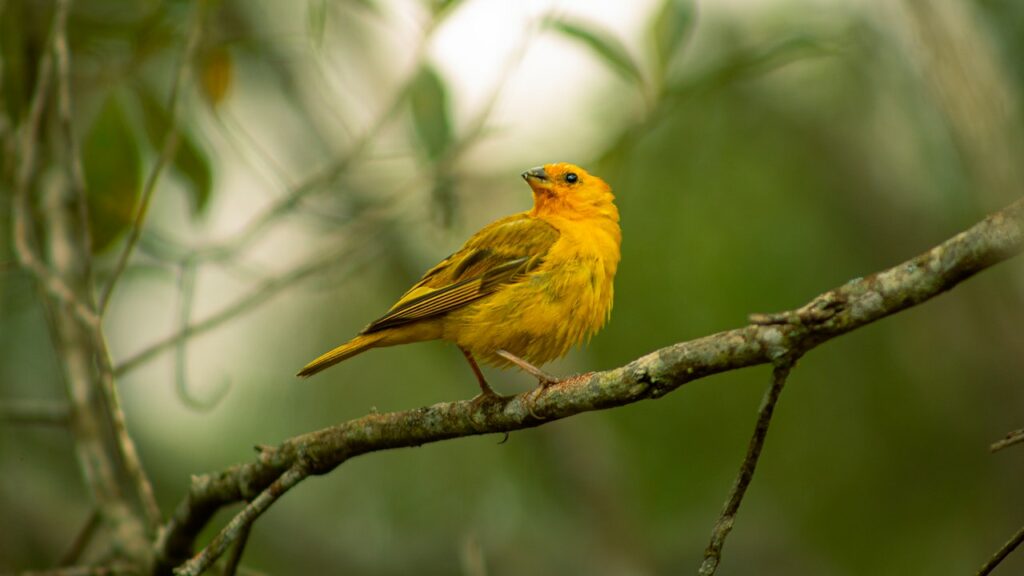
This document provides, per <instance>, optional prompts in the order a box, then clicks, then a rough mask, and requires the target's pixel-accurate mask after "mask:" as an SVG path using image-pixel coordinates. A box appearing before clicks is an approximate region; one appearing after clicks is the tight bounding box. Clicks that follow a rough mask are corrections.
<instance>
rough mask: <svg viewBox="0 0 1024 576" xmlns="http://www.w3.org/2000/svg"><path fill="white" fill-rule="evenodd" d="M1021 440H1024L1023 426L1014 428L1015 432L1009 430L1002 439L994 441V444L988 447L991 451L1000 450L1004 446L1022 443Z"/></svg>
mask: <svg viewBox="0 0 1024 576" xmlns="http://www.w3.org/2000/svg"><path fill="white" fill-rule="evenodd" d="M1021 442H1024V428H1021V429H1020V430H1014V431H1013V432H1007V433H1006V436H1004V437H1003V438H1002V439H1001V440H998V441H996V442H993V443H992V445H991V446H989V447H988V449H989V451H990V452H998V451H1000V450H1002V449H1003V448H1009V447H1010V446H1013V445H1014V444H1020V443H1021Z"/></svg>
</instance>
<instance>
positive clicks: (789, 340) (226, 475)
mask: <svg viewBox="0 0 1024 576" xmlns="http://www.w3.org/2000/svg"><path fill="white" fill-rule="evenodd" d="M1022 213H1024V200H1019V201H1017V202H1015V203H1014V204H1012V205H1010V206H1009V207H1007V208H1005V209H1004V210H1002V211H1000V212H997V213H995V214H993V215H991V216H989V217H988V218H986V219H985V220H983V221H982V222H980V223H978V224H976V225H975V226H973V227H971V228H970V229H969V230H967V231H965V232H962V233H960V234H958V235H956V236H954V237H953V238H951V239H949V240H947V241H946V242H943V243H942V244H940V245H938V246H936V247H935V248H932V249H931V250H929V251H927V252H925V253H923V254H921V255H919V256H917V257H915V258H912V259H910V260H908V261H906V262H903V263H901V264H899V265H897V266H894V267H892V268H889V269H888V270H884V271H882V272H879V273H877V274H873V275H871V276H869V277H867V278H859V279H856V280H852V281H850V282H847V283H846V284H844V285H843V286H840V287H839V288H836V289H834V290H831V291H829V292H826V293H824V294H822V295H820V296H818V297H817V298H815V299H814V300H812V301H811V302H810V303H809V304H807V305H806V306H804V307H802V308H800V309H799V310H796V311H794V312H792V313H789V314H784V315H781V316H779V317H782V318H786V319H788V320H787V321H786V322H780V323H767V324H765V323H759V324H758V323H755V324H750V325H748V326H745V327H743V328H737V329H734V330H729V331H726V332H720V333H718V334H713V335H710V336H706V337H704V338H699V339H697V340H691V341H689V342H681V343H678V344H674V345H672V346H668V347H666V348H662V349H660V350H657V351H655V352H652V353H650V354H647V355H646V356H643V357H641V358H638V359H637V360H634V361H633V362H631V363H629V364H627V365H625V366H622V367H620V368H615V369H611V370H607V371H604V372H596V373H588V374H583V375H579V376H575V377H572V378H568V379H566V380H563V381H561V382H560V383H559V384H557V385H554V386H550V387H548V388H546V389H543V390H541V391H539V392H537V391H529V392H525V393H523V394H519V395H517V396H510V397H502V398H498V399H494V400H490V401H481V400H476V401H472V400H462V401H457V402H447V403H441V404H435V405H433V406H429V407H424V408H418V409H415V410H408V411H404V412H392V413H386V414H370V415H367V416H364V417H362V418H358V419H355V420H350V421H348V422H344V423H341V424H338V425H336V426H332V427H329V428H325V429H322V430H319V431H316V432H311V433H308V434H304V435H301V436H297V437H294V438H291V439H289V440H287V441H285V442H283V443H282V444H280V445H279V446H276V447H262V448H261V449H260V455H259V457H258V459H257V460H256V461H255V462H251V463H247V464H239V465H236V466H233V467H231V468H228V469H226V470H223V471H221V472H217V473H213V474H207V475H203V476H197V477H195V478H193V482H192V485H191V487H190V489H189V493H188V495H187V496H186V498H185V499H184V500H183V501H182V502H181V503H180V504H179V506H178V508H177V509H176V511H175V512H174V514H173V515H172V517H171V519H170V521H169V522H168V523H167V524H166V525H165V527H164V530H163V531H162V532H161V538H160V539H159V541H158V542H157V544H156V549H157V556H158V558H157V563H158V568H157V572H158V573H166V572H167V571H169V570H170V568H171V567H173V566H175V565H176V564H178V563H180V562H182V561H183V560H185V559H187V558H189V557H190V556H191V555H192V547H193V543H194V541H195V538H196V537H197V535H198V534H199V532H200V530H201V529H202V528H203V527H204V526H205V525H206V523H207V522H209V520H210V518H211V517H212V515H213V514H214V513H215V512H216V511H217V510H219V509H220V508H221V507H223V506H226V505H229V504H232V503H235V502H240V501H247V500H249V499H251V498H255V497H257V496H260V497H261V498H259V499H258V500H259V501H260V502H263V503H265V504H266V505H269V504H270V502H271V501H272V500H273V499H274V498H276V497H277V496H280V494H276V495H275V496H274V498H269V496H268V493H269V492H266V491H264V490H269V488H267V487H273V486H278V487H279V486H280V485H281V482H282V481H283V480H282V479H283V478H289V479H290V480H289V482H288V486H291V485H292V484H291V481H292V480H294V479H295V477H296V476H297V475H299V476H301V474H297V473H296V472H295V470H297V469H298V470H302V471H308V473H309V474H313V475H316V474H325V473H327V472H330V471H331V470H333V469H334V468H335V467H337V466H339V465H340V464H342V463H343V462H345V461H346V460H348V459H350V458H352V457H354V456H358V455H360V454H366V453H369V452H374V451H379V450H388V449H393V448H401V447H409V446H419V445H422V444H427V443H431V442H438V441H441V440H447V439H451V438H458V437H463V436H475V435H480V434H491V433H503V432H508V431H512V430H521V429H525V428H531V427H535V426H538V425H540V424H542V423H544V422H547V421H551V420H558V419H561V418H566V417H569V416H572V415H575V414H579V413H581V412H587V411H592V410H601V409H605V408H612V407H615V406H621V405H624V404H630V403H633V402H638V401H640V400H644V399H649V398H659V397H661V396H664V395H665V394H667V393H669V392H671V391H673V390H675V389H676V388H678V387H680V386H682V385H683V384H686V383H687V382H691V381H693V380H697V379H699V378H703V377H705V376H709V375H712V374H717V373H720V372H725V371H728V370H735V369H739V368H744V367H747V366H754V365H758V364H766V363H773V364H778V363H779V362H782V361H784V359H785V358H787V357H796V356H799V355H801V354H803V353H805V352H807V351H808V350H810V349H812V348H814V347H815V346H817V345H819V344H821V343H823V342H825V341H827V340H829V339H832V338H834V337H836V336H839V335H842V334H845V333H847V332H850V331H852V330H855V329H857V328H860V327H862V326H865V325H867V324H870V323H872V322H876V321H878V320H880V319H882V318H884V317H886V316H889V315H891V314H895V313H897V312H900V311H902V310H906V309H907V308H910V307H913V306H916V305H918V304H920V303H922V302H924V301H926V300H928V299H930V298H933V297H935V296H938V295H939V294H941V293H943V292H945V291H947V290H949V289H951V288H953V287H954V286H956V285H957V284H959V283H960V282H962V281H964V280H966V279H967V278H969V277H971V276H973V275H974V274H976V273H978V272H980V271H981V270H984V269H986V268H988V267H990V266H993V265H995V264H997V263H999V262H1001V261H1003V260H1006V259H1007V258H1010V257H1011V256H1014V255H1016V254H1018V253H1020V252H1021V250H1022V249H1024V222H1022ZM296 467H298V468H296ZM289 471H291V472H289ZM275 490H276V488H275ZM261 491H264V492H262V493H261ZM255 504H256V501H253V504H252V505H250V506H249V507H247V508H246V510H244V511H243V513H242V514H240V515H239V516H236V517H235V519H234V520H232V523H231V524H230V525H229V528H231V529H232V530H236V529H237V528H238V527H240V525H241V524H246V523H250V522H251V520H252V519H253V518H254V517H255V516H256V515H258V512H256V511H255V508H253V506H254V505H255ZM259 511H260V512H262V509H261V510H259ZM227 530H228V528H225V530H224V531H222V532H221V535H219V536H218V538H219V540H217V547H216V549H215V550H219V552H217V554H219V553H222V552H223V550H224V549H225V547H226V543H225V542H223V540H224V539H225V538H229V536H228V534H227V533H226V531H227ZM211 549H214V548H212V544H211V548H207V550H206V551H204V552H203V553H202V554H207V555H209V554H211V552H210V550H211ZM189 566H190V567H191V566H194V564H189ZM189 570H191V568H189ZM184 573H197V572H184Z"/></svg>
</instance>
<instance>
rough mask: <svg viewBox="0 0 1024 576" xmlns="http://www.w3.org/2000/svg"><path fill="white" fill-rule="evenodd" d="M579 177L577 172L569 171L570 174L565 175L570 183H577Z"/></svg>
mask: <svg viewBox="0 0 1024 576" xmlns="http://www.w3.org/2000/svg"><path fill="white" fill-rule="evenodd" d="M579 179H580V177H579V176H577V175H576V173H575V172H569V173H568V174H566V175H565V181H566V182H568V183H569V184H575V183H576V181H577V180H579Z"/></svg>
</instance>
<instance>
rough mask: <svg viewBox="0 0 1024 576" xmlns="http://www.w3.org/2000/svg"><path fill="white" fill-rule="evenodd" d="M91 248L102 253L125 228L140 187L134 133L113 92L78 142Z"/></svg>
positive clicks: (139, 158) (140, 180)
mask: <svg viewBox="0 0 1024 576" xmlns="http://www.w3.org/2000/svg"><path fill="white" fill-rule="evenodd" d="M82 166H83V169H84V171H85V185H86V192H87V198H88V204H89V225H90V228H91V230H92V242H93V251H94V252H102V251H104V250H105V249H107V248H109V247H110V245H111V243H112V242H113V241H114V240H115V239H116V238H117V237H118V236H119V235H121V233H123V232H124V231H125V230H127V229H128V226H129V224H131V222H132V219H133V218H134V217H135V208H136V205H137V204H138V202H139V194H140V190H141V187H142V158H141V155H140V154H139V146H138V142H136V138H135V133H134V132H133V131H132V127H131V126H130V125H129V124H128V120H127V118H126V117H125V114H124V110H123V109H122V108H121V105H120V103H119V102H118V99H117V97H116V95H111V96H110V97H108V98H107V101H106V102H104V104H103V107H102V108H101V109H100V112H99V114H98V115H97V116H96V119H95V120H94V121H93V124H92V127H90V128H89V133H88V134H87V135H86V137H85V141H84V142H83V144H82Z"/></svg>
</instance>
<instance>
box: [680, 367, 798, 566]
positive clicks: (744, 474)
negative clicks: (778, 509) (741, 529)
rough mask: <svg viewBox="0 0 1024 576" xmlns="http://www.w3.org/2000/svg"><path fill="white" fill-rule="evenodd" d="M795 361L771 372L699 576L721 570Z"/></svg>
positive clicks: (705, 552)
mask: <svg viewBox="0 0 1024 576" xmlns="http://www.w3.org/2000/svg"><path fill="white" fill-rule="evenodd" d="M795 361H796V358H794V357H789V356H787V357H784V358H783V359H782V360H781V361H780V362H779V363H778V364H776V365H775V369H774V370H773V371H772V385H771V386H770V387H769V388H768V390H767V391H766V392H765V394H764V398H763V399H761V407H760V408H758V410H757V424H756V425H755V426H754V435H753V436H752V437H751V438H750V445H749V446H747V455H746V457H745V458H744V459H743V463H742V464H741V465H740V471H739V473H738V474H737V475H736V480H735V481H734V482H733V485H732V490H731V491H730V492H729V499H728V500H726V502H725V506H724V507H723V508H722V513H721V515H719V517H718V520H717V521H716V522H715V527H714V528H713V529H712V531H711V542H710V543H709V544H708V547H707V549H705V550H704V561H703V562H702V563H701V565H700V570H698V571H697V573H698V574H700V576H711V575H712V574H714V573H715V571H716V570H718V564H719V562H721V560H722V547H723V546H725V539H726V538H727V537H728V536H729V532H731V531H732V527H733V524H734V523H735V522H736V513H737V512H739V510H740V504H742V503H743V496H744V495H746V493H747V487H749V486H750V481H751V480H752V479H753V478H754V471H755V470H757V461H758V459H759V458H760V457H761V449H762V448H764V441H765V438H767V437H768V427H769V426H770V425H771V423H772V414H773V413H774V412H775V404H776V403H777V402H778V401H779V395H780V394H782V388H783V387H784V386H785V385H786V378H787V377H789V371H790V369H791V368H792V367H793V363H794V362H795Z"/></svg>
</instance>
